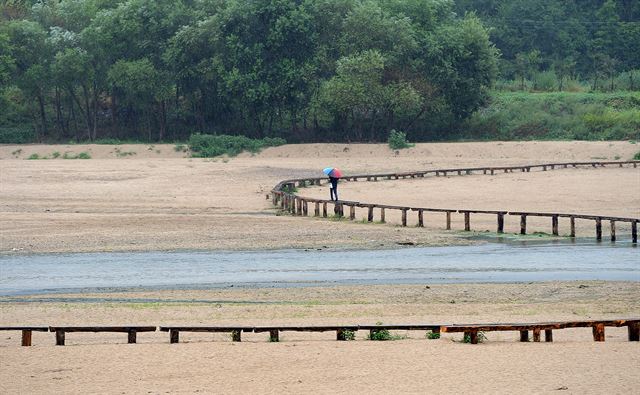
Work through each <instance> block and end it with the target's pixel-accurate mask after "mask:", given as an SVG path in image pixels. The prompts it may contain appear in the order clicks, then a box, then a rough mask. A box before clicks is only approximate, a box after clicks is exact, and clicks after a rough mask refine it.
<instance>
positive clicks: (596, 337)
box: [592, 324, 604, 342]
mask: <svg viewBox="0 0 640 395" xmlns="http://www.w3.org/2000/svg"><path fill="white" fill-rule="evenodd" d="M592 331H593V341H596V342H603V341H604V324H596V325H595V326H594V327H593V328H592Z"/></svg>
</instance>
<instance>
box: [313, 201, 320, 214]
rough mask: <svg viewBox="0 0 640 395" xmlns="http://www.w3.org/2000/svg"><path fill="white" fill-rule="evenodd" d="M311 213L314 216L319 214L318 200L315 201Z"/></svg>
mask: <svg viewBox="0 0 640 395" xmlns="http://www.w3.org/2000/svg"><path fill="white" fill-rule="evenodd" d="M313 215H314V216H315V217H319V216H320V202H316V204H315V207H314V210H313Z"/></svg>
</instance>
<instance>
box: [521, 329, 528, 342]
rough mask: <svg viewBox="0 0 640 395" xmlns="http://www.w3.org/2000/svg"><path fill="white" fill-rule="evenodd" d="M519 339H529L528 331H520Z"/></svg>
mask: <svg viewBox="0 0 640 395" xmlns="http://www.w3.org/2000/svg"><path fill="white" fill-rule="evenodd" d="M520 341H521V342H528V341H529V331H520Z"/></svg>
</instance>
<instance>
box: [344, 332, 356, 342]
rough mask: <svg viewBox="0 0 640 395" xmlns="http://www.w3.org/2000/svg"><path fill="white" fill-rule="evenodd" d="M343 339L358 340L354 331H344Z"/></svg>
mask: <svg viewBox="0 0 640 395" xmlns="http://www.w3.org/2000/svg"><path fill="white" fill-rule="evenodd" d="M342 338H343V339H344V340H356V333H355V332H354V331H350V330H343V331H342Z"/></svg>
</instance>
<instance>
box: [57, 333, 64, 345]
mask: <svg viewBox="0 0 640 395" xmlns="http://www.w3.org/2000/svg"><path fill="white" fill-rule="evenodd" d="M56 346H64V331H56Z"/></svg>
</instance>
